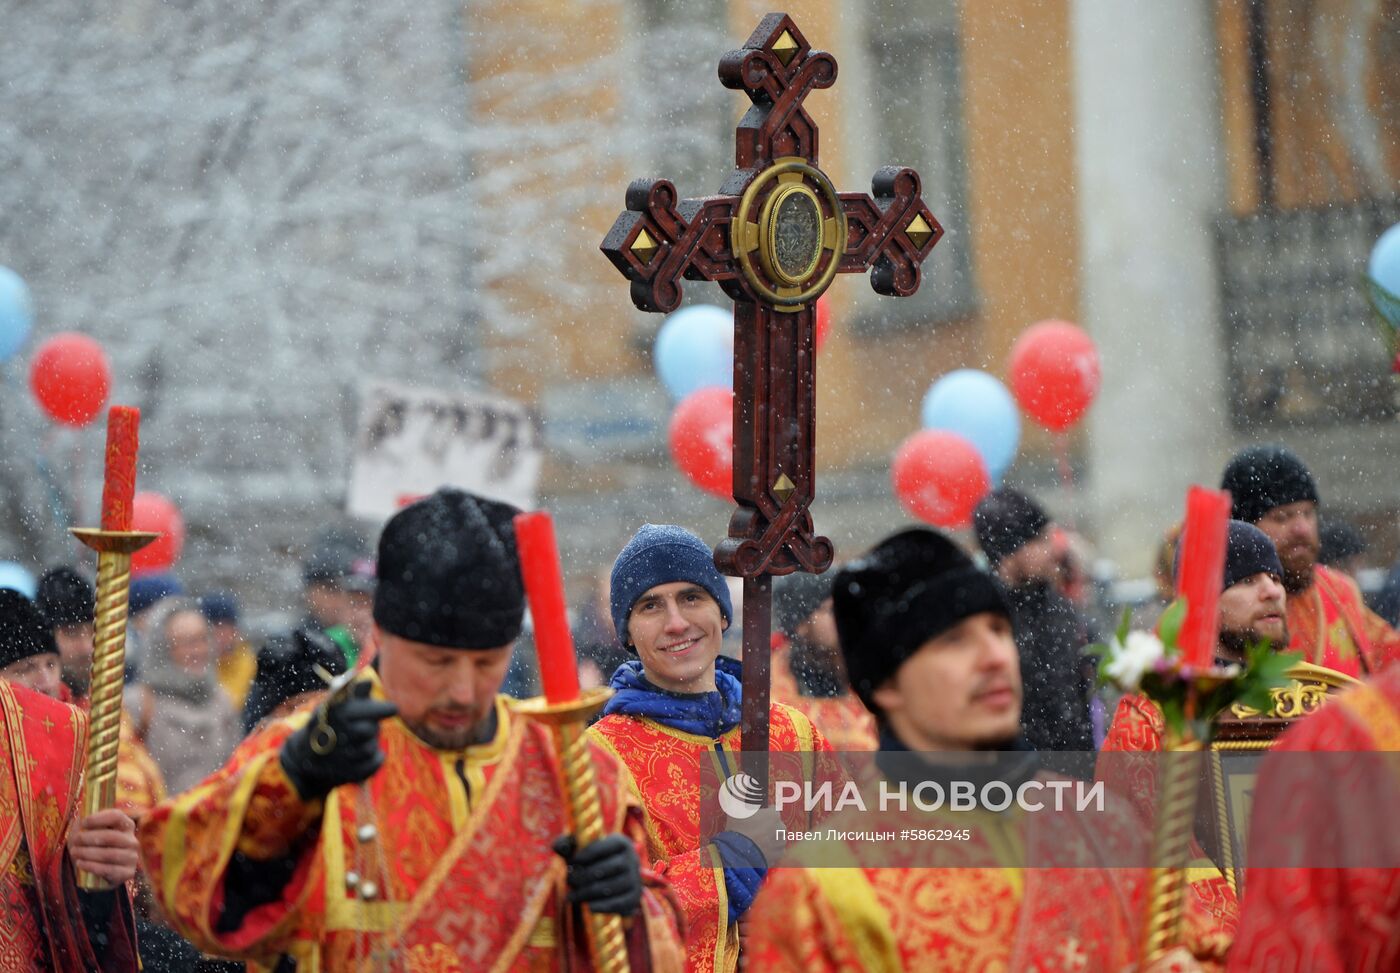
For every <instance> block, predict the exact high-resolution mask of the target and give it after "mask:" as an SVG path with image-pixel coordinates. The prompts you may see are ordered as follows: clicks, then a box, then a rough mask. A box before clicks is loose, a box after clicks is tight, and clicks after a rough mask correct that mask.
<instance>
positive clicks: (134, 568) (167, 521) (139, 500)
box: [131, 493, 185, 575]
mask: <svg viewBox="0 0 1400 973" xmlns="http://www.w3.org/2000/svg"><path fill="white" fill-rule="evenodd" d="M131 529H132V530H149V531H155V532H156V533H158V534H160V537H158V538H156V539H155V540H154V541H152V542H151V543H149V544H147V545H146V546H145V547H143V548H141V550H139V551H137V552H136V553H135V554H133V555H131V573H132V574H133V575H139V574H156V573H158V572H160V571H169V570H170V569H171V568H172V567H174V566H175V562H176V561H178V560H180V551H181V550H183V549H184V546H185V518H184V517H182V516H180V508H179V507H177V506H175V504H174V503H172V502H171V500H170V499H169V498H168V497H164V496H162V495H161V494H159V493H138V494H136V499H135V500H134V501H132V504H131Z"/></svg>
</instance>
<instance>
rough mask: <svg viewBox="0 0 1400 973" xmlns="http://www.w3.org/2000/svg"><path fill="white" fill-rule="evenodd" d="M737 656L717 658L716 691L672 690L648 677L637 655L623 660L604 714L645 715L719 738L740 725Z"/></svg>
mask: <svg viewBox="0 0 1400 973" xmlns="http://www.w3.org/2000/svg"><path fill="white" fill-rule="evenodd" d="M742 671H743V670H742V667H741V666H740V665H739V662H738V660H736V659H731V658H728V657H727V656H720V657H719V658H718V659H716V660H715V691H714V692H709V693H672V692H667V691H666V690H664V689H660V688H658V687H657V686H656V685H654V684H653V683H652V682H651V681H650V680H648V679H647V677H646V674H645V672H644V671H643V669H642V663H641V661H640V660H638V659H632V660H630V661H628V662H624V663H623V664H622V665H620V666H618V667H617V671H616V672H614V673H613V677H612V682H611V686H612V688H613V690H614V693H613V697H612V699H610V700H608V705H607V706H606V707H604V709H603V715H604V716H611V715H613V714H614V713H616V714H617V715H619V716H644V717H647V718H649V719H653V720H655V721H656V722H658V723H660V724H661V725H662V726H666V727H670V728H671V729H673V730H680V731H681V732H683V733H694V734H695V735H696V736H703V737H711V738H718V737H721V736H723V735H724V734H726V733H728V732H729V731H730V730H732V729H734V727H736V726H738V725H739V718H740V706H741V701H742V684H741V683H740V682H739V674H740V673H741V672H742Z"/></svg>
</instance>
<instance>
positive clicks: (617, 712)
mask: <svg viewBox="0 0 1400 973" xmlns="http://www.w3.org/2000/svg"><path fill="white" fill-rule="evenodd" d="M611 608H612V614H613V623H614V625H615V626H616V630H617V635H618V639H619V640H620V641H621V642H622V643H623V645H625V646H626V647H627V648H628V649H629V650H630V651H632V652H635V653H636V654H637V658H636V659H635V660H633V661H630V662H626V663H624V664H623V665H621V666H620V667H619V668H618V670H617V672H616V674H615V675H614V676H613V679H612V686H613V689H614V690H615V691H616V692H615V695H614V696H613V698H612V699H610V700H609V701H608V705H607V708H606V709H605V710H604V716H603V718H602V719H601V720H599V721H598V722H597V723H596V724H595V725H594V727H593V729H592V730H591V731H590V732H591V733H592V734H593V735H594V737H595V738H596V739H598V740H599V741H601V742H602V743H603V745H604V746H605V747H607V748H608V749H609V750H611V751H612V752H613V753H614V754H616V755H617V757H618V759H619V760H621V761H622V763H623V764H624V765H625V766H626V768H627V770H628V772H629V773H630V775H631V777H632V778H633V781H634V782H635V785H636V788H637V791H638V793H639V794H640V795H641V799H642V803H643V806H644V807H645V808H646V813H647V824H648V827H647V835H648V840H649V847H650V852H651V856H652V859H653V860H654V861H655V862H656V865H657V868H658V869H659V870H660V871H662V872H664V873H665V874H666V876H667V877H668V878H669V879H670V880H671V885H672V888H673V889H674V891H675V892H676V895H677V897H678V898H679V900H680V903H681V907H682V909H683V910H684V912H685V916H686V968H687V969H688V970H692V971H697V973H698V971H702V970H703V971H706V973H715V971H725V970H733V969H735V967H736V966H737V963H738V955H739V952H738V945H739V939H738V921H739V919H740V918H741V917H742V916H743V915H744V913H745V912H746V911H747V910H748V907H749V904H750V903H751V902H752V901H753V897H754V894H755V893H756V892H757V891H758V886H759V884H760V883H761V882H762V880H763V877H764V875H765V874H766V872H767V867H768V865H769V863H770V861H771V860H772V858H773V856H774V855H775V853H776V852H777V851H778V850H779V846H778V845H777V843H776V841H775V838H774V832H775V831H776V830H777V829H778V828H780V827H782V823H781V822H780V821H779V819H778V817H777V815H776V813H775V812H774V811H772V810H771V809H764V810H762V811H759V812H758V813H757V814H756V815H754V816H753V817H750V818H748V819H746V820H743V821H731V822H730V824H729V828H728V829H727V830H724V831H720V832H719V833H717V834H714V835H709V836H705V835H702V834H701V832H700V817H701V815H700V782H701V771H700V768H701V764H702V762H704V761H710V760H718V761H720V762H721V764H722V769H723V771H724V772H725V773H729V772H733V771H734V770H735V769H737V766H738V761H737V755H738V752H739V716H740V707H741V703H742V696H741V692H740V690H741V687H740V682H739V676H740V666H739V663H737V662H735V661H734V660H733V659H728V658H723V657H721V656H720V654H719V650H720V644H721V641H722V639H723V637H724V630H725V629H727V628H728V627H729V623H730V619H731V618H732V616H733V609H732V606H731V604H730V600H729V588H728V586H727V585H726V584H725V581H724V578H723V577H721V575H720V573H719V571H718V570H716V569H715V563H714V558H713V556H712V555H711V553H710V549H709V548H708V547H706V546H705V543H704V542H703V541H702V540H700V538H698V537H696V536H695V535H694V534H692V533H691V532H690V531H688V530H685V529H684V528H681V527H675V526H671V525H661V526H658V525H655V524H647V525H645V526H643V527H642V529H641V530H639V531H638V532H637V534H636V536H635V537H633V538H632V539H631V540H630V541H628V543H627V546H626V547H624V548H623V549H622V553H620V554H619V555H618V556H617V561H616V562H615V563H614V564H613V569H612V594H611ZM768 732H769V747H770V749H771V750H774V751H779V752H784V751H786V752H810V751H814V750H820V751H828V752H829V751H830V749H831V747H830V745H829V744H828V743H827V742H826V739H825V738H824V737H822V735H821V734H820V733H818V732H817V731H816V730H815V729H814V728H813V726H812V724H811V722H809V721H808V719H807V718H806V717H805V716H803V715H802V714H800V713H798V712H797V711H796V710H793V709H790V708H788V707H786V706H783V705H782V704H779V703H775V704H773V706H772V708H771V709H770V710H769V731H768ZM790 823H791V824H792V826H793V827H798V826H799V825H800V824H801V823H803V822H798V821H793V822H790Z"/></svg>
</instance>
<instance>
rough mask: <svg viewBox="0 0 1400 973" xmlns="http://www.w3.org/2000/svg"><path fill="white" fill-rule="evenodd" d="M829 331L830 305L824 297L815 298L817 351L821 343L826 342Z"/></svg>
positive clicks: (819, 349)
mask: <svg viewBox="0 0 1400 973" xmlns="http://www.w3.org/2000/svg"><path fill="white" fill-rule="evenodd" d="M830 331H831V305H830V304H828V303H827V300H826V297H825V296H822V297H819V298H817V325H816V332H817V334H816V343H817V351H821V350H822V345H824V344H826V336H827V334H828V333H829V332H830Z"/></svg>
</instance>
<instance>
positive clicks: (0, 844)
mask: <svg viewBox="0 0 1400 973" xmlns="http://www.w3.org/2000/svg"><path fill="white" fill-rule="evenodd" d="M50 653H52V654H55V655H56V651H55V649H54V645H53V638H52V636H51V635H50V633H49V630H48V626H47V624H46V623H45V621H44V619H43V617H42V616H41V615H40V614H39V612H38V610H37V609H36V608H35V607H34V606H33V604H32V603H30V601H29V599H27V598H25V597H24V596H23V595H21V594H20V593H19V592H16V591H12V590H10V589H0V668H9V667H10V666H12V665H14V664H15V663H17V662H22V661H25V660H30V659H33V658H35V657H37V656H40V655H47V654H50ZM86 738H87V719H86V717H85V716H84V715H83V714H82V713H81V712H79V711H78V710H76V709H74V708H73V707H72V706H69V705H67V704H65V703H61V702H59V701H57V700H55V699H52V698H50V697H49V696H46V695H43V694H40V693H36V692H33V691H31V690H29V689H27V688H25V687H24V686H22V685H18V684H14V683H11V682H10V681H9V680H8V679H0V969H3V970H5V971H7V973H11V971H13V973H26V971H35V973H38V971H41V970H57V971H60V973H87V971H89V970H101V971H104V973H106V971H112V973H117V971H123V973H125V971H134V970H135V969H136V967H137V962H136V938H135V929H134V924H133V917H132V911H131V897H130V895H129V894H128V892H127V887H126V884H125V883H126V882H128V881H130V880H131V879H132V878H134V877H135V875H136V839H135V836H134V834H133V829H132V825H131V821H130V819H129V818H127V816H126V815H124V814H123V813H121V812H120V811H117V810H111V809H109V810H106V811H99V812H98V813H96V814H93V815H91V816H90V817H87V818H84V819H82V820H80V821H74V817H75V815H76V814H77V813H78V812H79V810H80V805H81V797H82V795H81V783H82V774H83V763H84V760H85V757H86V753H87V747H86ZM77 867H83V868H85V869H86V870H88V871H91V872H93V873H94V874H97V875H99V876H101V877H102V878H105V879H108V880H109V881H112V882H114V883H115V884H116V888H115V889H108V890H94V891H80V890H79V889H78V887H77V882H76V873H75V868H77Z"/></svg>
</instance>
